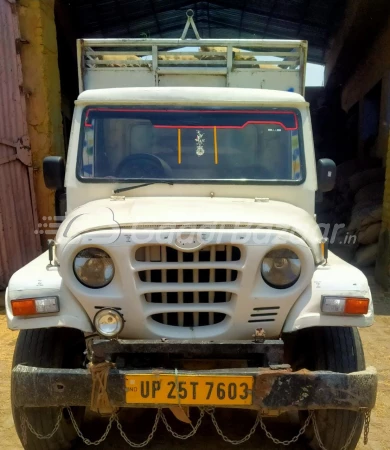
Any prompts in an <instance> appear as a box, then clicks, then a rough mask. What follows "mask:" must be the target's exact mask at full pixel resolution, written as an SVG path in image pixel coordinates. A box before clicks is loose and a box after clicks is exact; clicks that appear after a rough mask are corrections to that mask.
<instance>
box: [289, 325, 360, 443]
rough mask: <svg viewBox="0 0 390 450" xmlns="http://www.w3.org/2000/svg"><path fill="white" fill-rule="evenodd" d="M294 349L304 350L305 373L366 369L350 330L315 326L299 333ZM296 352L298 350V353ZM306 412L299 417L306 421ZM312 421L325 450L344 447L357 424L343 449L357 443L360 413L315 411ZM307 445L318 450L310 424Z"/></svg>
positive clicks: (355, 332) (356, 337)
mask: <svg viewBox="0 0 390 450" xmlns="http://www.w3.org/2000/svg"><path fill="white" fill-rule="evenodd" d="M297 345H298V347H297V348H298V349H299V346H301V347H300V348H301V350H302V349H304V362H303V364H304V365H303V367H306V368H307V369H309V370H330V371H332V372H341V373H350V372H356V371H360V370H364V369H365V368H366V366H365V361H364V352H363V347H362V342H361V340H360V336H359V332H358V330H357V329H356V328H352V327H318V328H310V329H307V330H302V331H300V332H299V337H298V341H297ZM298 351H299V350H298ZM306 417H307V413H306V414H302V417H301V418H302V419H303V420H304V419H306ZM315 418H316V422H317V426H318V430H319V434H320V437H321V440H322V443H323V445H324V447H325V448H326V450H340V449H341V448H343V446H344V445H345V444H346V442H347V440H348V438H349V436H350V435H351V432H352V430H353V427H354V424H355V422H356V420H357V421H358V423H357V427H356V430H355V432H354V434H353V437H352V440H351V443H350V445H349V446H348V447H347V449H346V450H353V449H355V448H356V445H357V443H358V441H359V437H360V434H361V432H362V428H363V414H361V413H359V412H356V411H349V410H336V409H327V410H318V411H316V412H315ZM305 436H306V438H307V440H308V442H309V446H310V448H312V449H315V450H319V449H320V448H321V447H320V446H319V444H318V441H317V438H316V437H315V434H314V429H313V426H312V424H310V426H309V428H308V429H307V431H306V434H305Z"/></svg>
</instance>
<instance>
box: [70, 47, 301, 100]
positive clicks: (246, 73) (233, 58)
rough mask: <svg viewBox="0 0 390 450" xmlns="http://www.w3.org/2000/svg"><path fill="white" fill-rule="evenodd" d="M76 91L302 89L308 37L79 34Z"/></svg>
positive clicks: (295, 90)
mask: <svg viewBox="0 0 390 450" xmlns="http://www.w3.org/2000/svg"><path fill="white" fill-rule="evenodd" d="M77 49H78V69H79V88H80V92H82V91H84V90H86V89H94V88H109V87H150V86H212V87H223V86H225V87H226V86H227V87H250V88H260V89H276V90H283V91H292V92H297V93H300V94H302V95H303V94H304V86H305V71H306V59H307V42H306V41H299V40H269V39H80V40H78V41H77Z"/></svg>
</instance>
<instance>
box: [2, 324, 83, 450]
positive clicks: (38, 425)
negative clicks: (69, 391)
mask: <svg viewBox="0 0 390 450" xmlns="http://www.w3.org/2000/svg"><path fill="white" fill-rule="evenodd" d="M84 350H85V340H84V335H83V333H82V332H81V331H79V330H74V329H71V328H43V329H37V330H23V331H21V332H20V333H19V336H18V340H17V342H16V347H15V352H14V359H13V364H12V366H13V367H15V366H17V365H18V364H25V365H28V366H34V367H44V368H69V369H70V368H75V367H81V365H82V362H83V351H84ZM32 388H33V387H32ZM17 389H18V382H17V381H14V380H13V379H12V381H11V405H12V415H13V418H14V423H15V428H16V431H17V433H18V436H19V439H20V440H21V442H22V443H23V432H22V418H21V413H22V412H24V414H25V415H26V417H27V420H28V421H29V422H30V424H31V425H32V426H33V428H34V429H35V431H36V432H38V433H40V434H43V435H47V434H49V433H51V431H52V430H53V428H54V426H55V424H56V421H57V418H58V414H59V411H60V408H58V407H43V408H22V407H17V406H15V404H14V401H13V397H14V392H16V391H17ZM72 410H73V411H74V415H75V417H76V420H77V421H78V422H81V421H82V418H83V416H84V410H85V408H82V407H76V408H72ZM26 436H27V443H26V444H24V443H23V444H24V448H25V449H26V450H65V449H70V448H72V441H73V440H74V439H75V438H76V432H75V430H74V428H73V425H72V424H71V422H70V419H69V418H68V417H67V414H66V411H64V415H63V418H62V420H61V423H60V426H59V429H58V430H57V432H56V433H55V434H54V435H53V437H51V438H50V439H38V438H37V437H35V436H34V435H33V434H32V433H31V432H30V431H29V430H26Z"/></svg>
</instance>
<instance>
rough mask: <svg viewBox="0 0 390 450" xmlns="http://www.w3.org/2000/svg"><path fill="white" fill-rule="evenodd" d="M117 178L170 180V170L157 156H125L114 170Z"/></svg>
mask: <svg viewBox="0 0 390 450" xmlns="http://www.w3.org/2000/svg"><path fill="white" fill-rule="evenodd" d="M115 176H116V177H118V178H129V177H131V178H172V169H171V168H170V167H169V165H168V164H167V163H166V162H165V161H164V160H162V159H160V158H159V157H158V156H155V155H151V154H149V153H136V154H134V155H129V156H126V158H124V159H123V160H122V161H121V162H120V163H119V165H118V167H117V168H116V170H115Z"/></svg>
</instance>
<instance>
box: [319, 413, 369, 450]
mask: <svg viewBox="0 0 390 450" xmlns="http://www.w3.org/2000/svg"><path fill="white" fill-rule="evenodd" d="M364 417H366V413H364ZM361 419H362V416H361V413H360V414H356V419H355V422H354V424H353V427H352V430H351V433H350V434H349V436H348V439H347V442H346V443H345V444H344V445H343V446H342V447H341V449H340V450H348V447H349V445H350V443H351V442H352V439H353V438H354V435H355V432H356V430H357V427H358V426H359V422H360V421H361ZM313 430H314V434H315V437H316V439H317V443H318V445H319V447H320V449H321V450H326V447H325V445H324V444H323V442H322V439H321V436H320V431H319V429H318V424H317V419H316V415H315V414H313ZM365 431H366V429H365V430H364V433H365ZM367 442H368V432H367ZM367 442H366V441H365V442H364V444H366V443H367Z"/></svg>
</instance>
